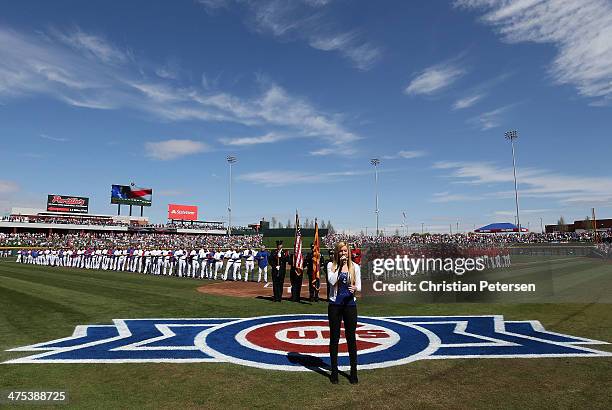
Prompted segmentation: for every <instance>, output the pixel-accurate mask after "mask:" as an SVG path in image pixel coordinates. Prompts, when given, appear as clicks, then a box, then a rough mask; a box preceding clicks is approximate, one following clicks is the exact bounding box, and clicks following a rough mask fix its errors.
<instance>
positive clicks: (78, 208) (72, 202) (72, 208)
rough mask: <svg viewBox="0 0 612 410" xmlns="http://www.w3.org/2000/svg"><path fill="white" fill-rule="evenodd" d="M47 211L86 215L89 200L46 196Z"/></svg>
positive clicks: (77, 197) (78, 197)
mask: <svg viewBox="0 0 612 410" xmlns="http://www.w3.org/2000/svg"><path fill="white" fill-rule="evenodd" d="M47 211H51V212H70V213H75V214H86V213H87V212H88V211H89V198H85V197H81V196H67V195H47Z"/></svg>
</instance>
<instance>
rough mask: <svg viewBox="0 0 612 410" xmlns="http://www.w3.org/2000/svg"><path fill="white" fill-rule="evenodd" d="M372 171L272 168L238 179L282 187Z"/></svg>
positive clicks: (323, 181)
mask: <svg viewBox="0 0 612 410" xmlns="http://www.w3.org/2000/svg"><path fill="white" fill-rule="evenodd" d="M371 173H372V172H371V171H338V172H299V171H281V170H271V171H260V172H252V173H248V174H242V175H239V176H238V178H237V179H239V180H241V181H247V182H252V183H254V184H260V185H264V186H266V187H281V186H286V185H295V184H316V183H332V182H337V181H340V180H344V179H346V178H348V177H354V176H360V175H366V174H371Z"/></svg>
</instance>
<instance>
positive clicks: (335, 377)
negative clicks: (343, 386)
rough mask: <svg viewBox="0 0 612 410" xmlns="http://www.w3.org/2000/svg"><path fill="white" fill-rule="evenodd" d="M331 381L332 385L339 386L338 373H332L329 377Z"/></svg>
mask: <svg viewBox="0 0 612 410" xmlns="http://www.w3.org/2000/svg"><path fill="white" fill-rule="evenodd" d="M329 381H331V383H332V384H338V373H337V372H332V374H331V375H330V376H329Z"/></svg>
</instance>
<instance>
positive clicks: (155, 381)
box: [0, 258, 612, 409]
mask: <svg viewBox="0 0 612 410" xmlns="http://www.w3.org/2000/svg"><path fill="white" fill-rule="evenodd" d="M547 267H550V268H552V269H553V271H554V272H560V274H562V275H577V276H579V277H581V278H582V280H581V281H576V282H580V286H582V287H586V288H587V289H588V288H589V287H591V288H592V289H602V288H604V289H610V288H611V284H612V264H610V263H604V262H601V261H598V260H589V259H587V258H576V259H575V260H567V259H566V258H565V259H561V260H559V261H555V260H552V261H550V263H547ZM529 269H533V268H532V267H530V268H529ZM547 269H548V268H547ZM206 283H209V282H206V281H203V282H202V281H195V280H190V279H178V278H167V277H155V276H146V275H138V274H131V273H125V272H103V271H85V270H80V269H63V268H45V267H34V266H31V265H19V264H15V263H13V262H12V259H11V260H10V261H9V260H6V259H5V260H1V259H0V309H1V313H0V361H1V362H3V361H6V360H10V359H15V358H18V357H23V356H26V355H28V354H30V353H27V352H7V351H6V349H10V348H15V347H19V346H24V345H29V344H33V343H38V342H44V341H49V340H52V339H57V338H62V337H66V336H69V335H71V334H72V332H73V330H74V327H75V326H76V325H83V324H110V323H111V320H112V319H115V318H163V317H169V318H170V317H171V318H182V317H184V318H190V317H249V316H257V315H272V314H287V313H326V309H327V306H326V304H325V303H318V304H308V303H300V304H296V303H291V302H284V303H281V304H275V303H271V302H269V301H267V300H264V299H256V298H253V299H238V298H231V297H219V296H211V295H205V294H202V293H199V292H197V291H196V287H197V286H201V285H202V284H206ZM575 286H578V285H575ZM269 292H270V293H271V290H270V291H269ZM359 313H360V314H362V315H369V316H385V315H474V314H503V315H504V316H505V318H506V319H507V320H529V319H531V320H539V321H541V322H542V324H543V325H544V326H545V328H546V329H547V330H550V331H555V332H561V333H567V334H570V335H574V336H582V337H587V338H592V339H597V340H602V341H608V342H612V305H611V304H605V303H581V304H578V303H575V304H561V303H555V304H552V303H530V304H482V303H480V304H418V305H416V304H412V305H409V304H401V303H392V304H385V303H376V302H374V301H372V300H368V299H367V298H366V299H364V300H362V301H361V302H360V306H359ZM594 347H595V348H596V349H599V350H607V351H612V345H599V346H594ZM611 380H612V358H611V357H593V358H577V357H568V358H539V359H525V358H521V359H453V360H422V361H417V362H414V363H411V364H407V365H402V366H395V367H389V368H385V369H376V370H363V371H361V372H360V384H359V385H356V386H352V385H350V384H349V383H348V381H347V380H346V379H342V380H341V383H340V385H338V386H332V385H331V384H330V383H329V381H328V379H327V378H325V377H323V376H322V375H320V374H318V373H316V372H284V371H273V370H263V369H256V368H250V367H244V366H239V365H233V364H218V363H183V364H181V363H177V364H175V363H172V364H170V363H124V364H0V390H7V389H19V390H53V389H67V390H68V392H69V397H70V403H69V405H68V407H73V408H271V407H280V408H296V407H297V408H304V407H314V408H323V407H325V408H329V407H330V406H332V405H334V406H338V405H340V406H350V407H358V408H361V407H365V408H412V407H417V408H444V409H447V408H517V409H518V408H576V409H583V408H601V409H604V408H605V409H607V408H610V403H612V383H610V381H611ZM61 407H65V406H61Z"/></svg>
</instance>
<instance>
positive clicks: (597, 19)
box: [455, 0, 612, 103]
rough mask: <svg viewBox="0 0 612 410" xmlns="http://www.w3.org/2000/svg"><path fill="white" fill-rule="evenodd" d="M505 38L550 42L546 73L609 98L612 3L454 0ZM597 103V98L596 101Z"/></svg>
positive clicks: (601, 0)
mask: <svg viewBox="0 0 612 410" xmlns="http://www.w3.org/2000/svg"><path fill="white" fill-rule="evenodd" d="M455 4H456V5H458V6H460V7H466V8H475V9H478V10H482V11H483V12H484V15H483V16H482V18H481V21H483V22H484V23H486V24H490V25H492V26H493V27H494V28H495V30H496V32H497V33H498V34H499V35H500V36H501V37H502V39H503V40H504V41H507V42H509V43H519V42H535V43H550V44H553V45H554V46H555V47H556V49H557V55H556V56H555V58H554V60H553V62H552V64H551V67H550V73H551V75H552V76H553V78H554V79H555V80H556V81H557V82H558V83H561V84H572V85H573V86H575V87H576V89H577V90H578V93H579V94H581V95H583V96H585V97H592V98H600V99H604V100H608V101H609V100H611V99H612V40H611V39H612V3H611V2H610V1H609V0H575V1H572V0H567V1H561V0H517V1H507V0H458V1H456V2H455ZM600 103H601V101H600Z"/></svg>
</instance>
